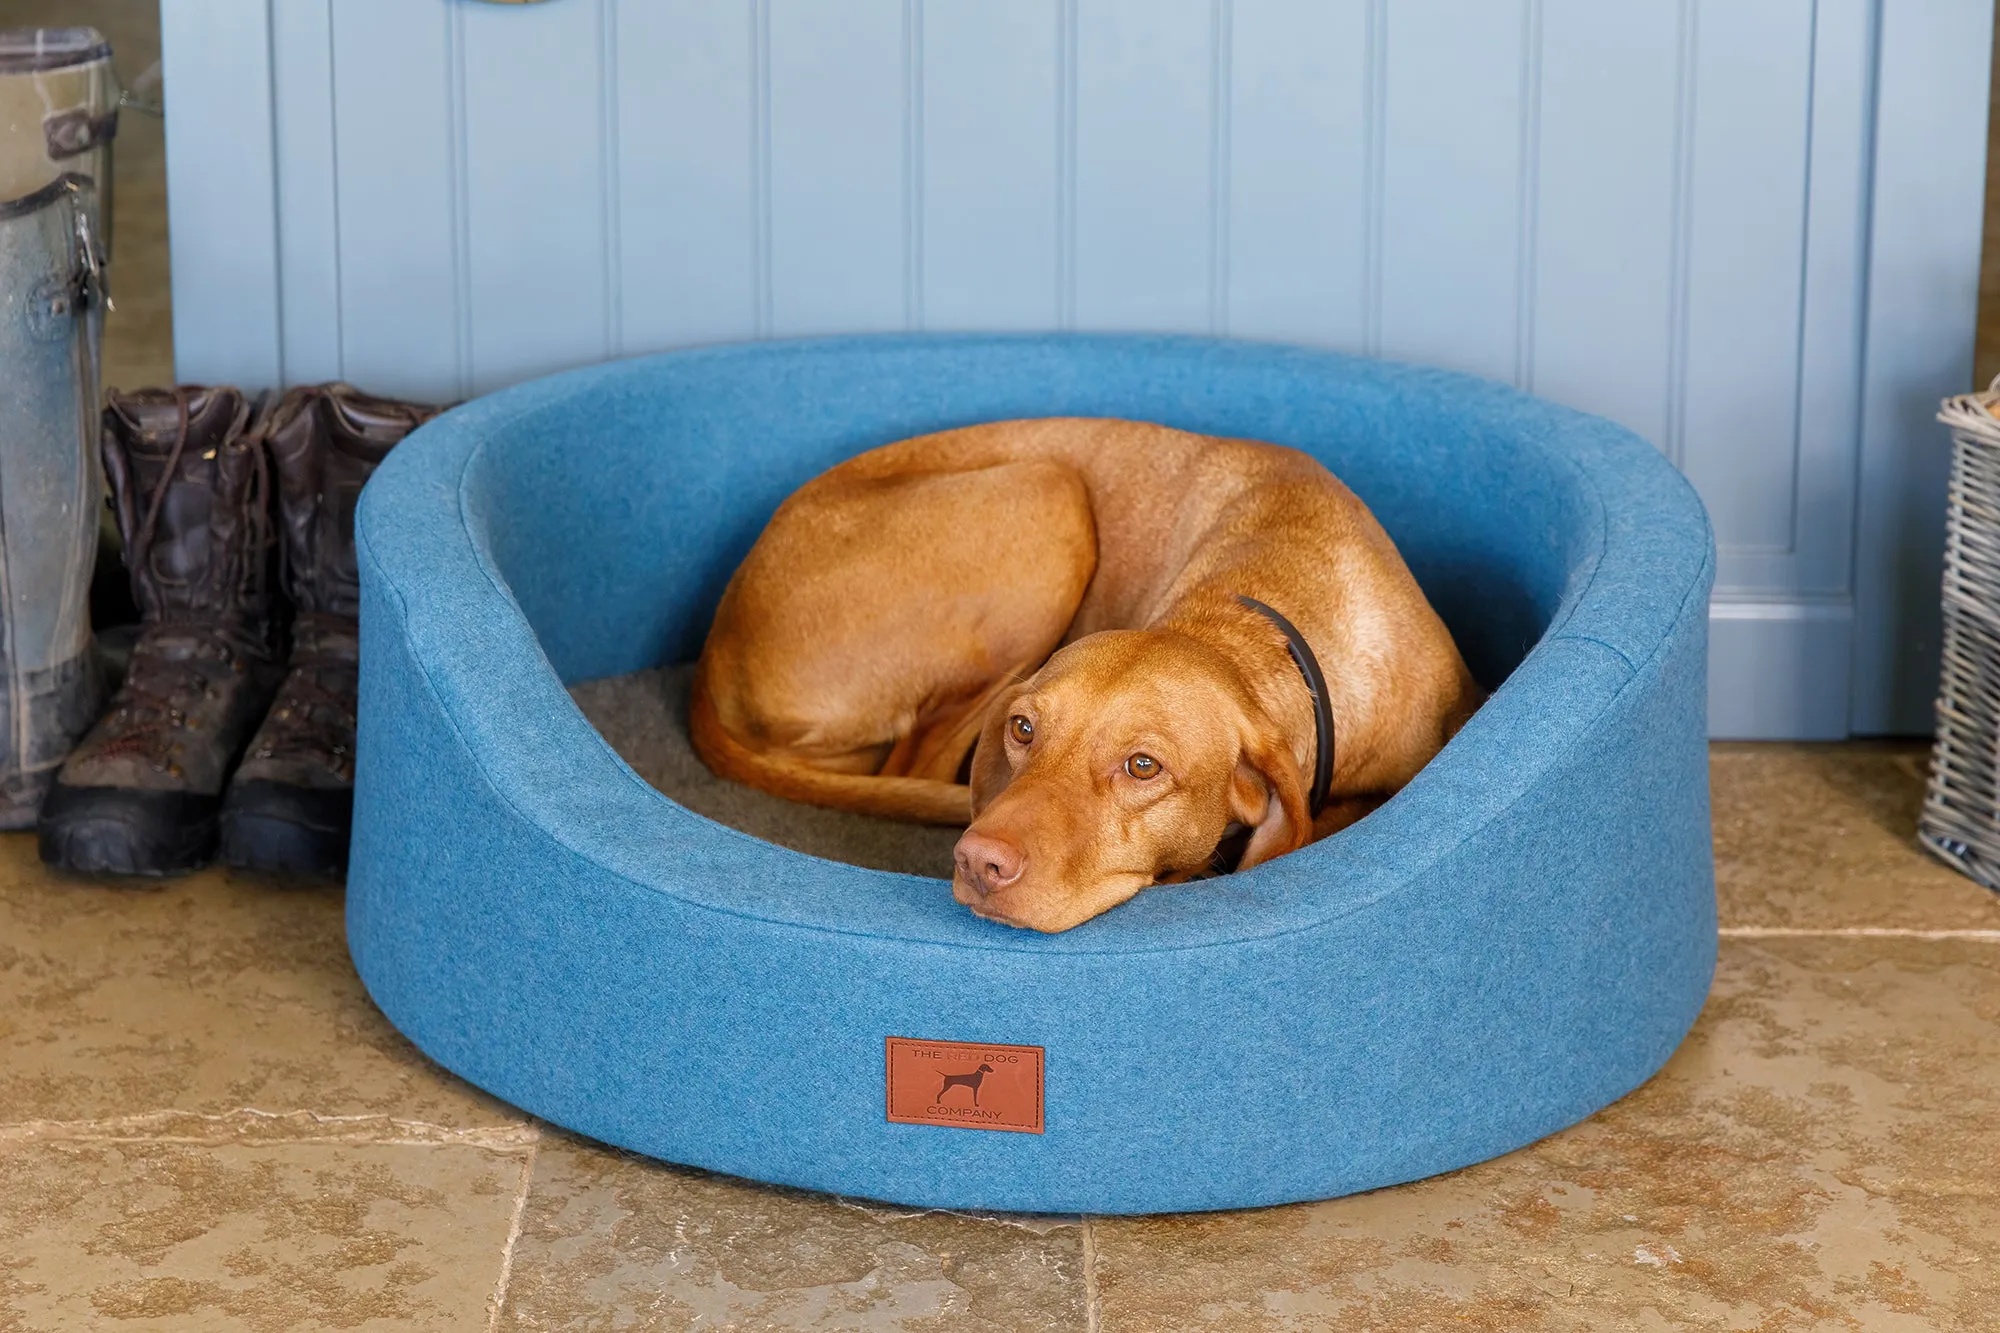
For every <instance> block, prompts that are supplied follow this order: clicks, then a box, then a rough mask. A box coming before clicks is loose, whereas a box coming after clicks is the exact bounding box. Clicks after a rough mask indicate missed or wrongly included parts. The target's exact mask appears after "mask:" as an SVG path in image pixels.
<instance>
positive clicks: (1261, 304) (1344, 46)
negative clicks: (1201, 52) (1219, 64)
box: [1222, 0, 1380, 351]
mask: <svg viewBox="0 0 2000 1333" xmlns="http://www.w3.org/2000/svg"><path fill="white" fill-rule="evenodd" d="M1379 9H1380V6H1379V4H1378V3H1375V2H1374V0H1324V2H1323V3H1320V4H1315V5H1312V6H1305V7H1302V6H1300V5H1297V4H1295V3H1291V2H1290V0H1235V3H1234V5H1233V6H1232V8H1231V10H1230V12H1228V14H1227V17H1228V19H1229V29H1228V37H1229V67H1230V71H1231V77H1230V79H1229V107H1228V115H1227V119H1226V122H1225V125H1226V129H1227V133H1228V139H1227V150H1228V151H1227V153H1226V155H1225V160H1226V162H1227V163H1228V168H1229V174H1228V179H1227V181H1226V183H1225V190H1226V194H1225V204H1226V210H1225V212H1224V213H1223V218H1224V221H1225V224H1226V245H1225V246H1224V247H1223V258H1224V269H1223V274H1222V280H1223V288H1224V295H1225V301H1226V305H1225V309H1224V312H1223V314H1224V321H1223V322H1224V328H1225V331H1227V332H1231V333H1234V332H1239V331H1251V332H1254V333H1255V334H1256V335H1257V336H1259V337H1266V338H1285V339H1290V340H1293V341H1297V342H1307V343H1315V344H1318V345H1320V346H1325V347H1339V348H1342V349H1345V350H1349V351H1361V350H1363V349H1364V348H1365V346H1366V344H1367V341H1368V327H1367V325H1368V302H1369V291H1370V287H1371V282H1370V275H1369V268H1370V265H1371V262H1372V259H1373V249H1372V247H1371V244H1370V241H1369V221H1370V210H1371V202H1372V190H1373V184H1374V182H1373V180H1372V179H1371V174H1370V161H1371V154H1372V143H1373V136H1374V132H1375V126H1376V116H1375V111H1376V102H1375V98H1374V95H1373V94H1374V91H1375V86H1376V85H1375V81H1376V79H1377V78H1378V77H1379V74H1380V71H1379V70H1377V69H1374V68H1372V65H1373V55H1374V53H1375V48H1374V47H1373V46H1372V44H1371V37H1372V35H1373V31H1372V30H1373V28H1374V26H1375V23H1376V20H1377V19H1378V17H1379Z"/></svg>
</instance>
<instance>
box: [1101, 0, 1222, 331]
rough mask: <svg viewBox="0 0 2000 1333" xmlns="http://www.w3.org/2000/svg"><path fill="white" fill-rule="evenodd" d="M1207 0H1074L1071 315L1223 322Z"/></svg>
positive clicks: (1118, 324)
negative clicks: (1074, 232) (1073, 274)
mask: <svg viewBox="0 0 2000 1333" xmlns="http://www.w3.org/2000/svg"><path fill="white" fill-rule="evenodd" d="M1218 8H1224V9H1226V6H1218V5H1217V4H1213V3H1210V2H1209V0H1079V3H1078V4H1077V9H1076V58H1075V59H1076V64H1075V96H1074V104H1075V107H1076V131H1075V136H1076V137H1075V145H1076V147H1075V171H1076V180H1075V198H1076V206H1075V227H1076V235H1075V253H1076V269H1075V289H1074V290H1075V320H1076V324H1077V326H1078V327H1080V328H1089V329H1128V330H1130V329H1204V330H1205V329H1209V328H1212V327H1213V326H1214V325H1215V324H1216V323H1217V322H1218V316H1219V315H1220V300H1219V296H1220V292H1219V289H1218V287H1217V277H1218V274H1217V264H1216V259H1217V256H1216V253H1215V250H1216V235H1217V232H1216V227H1215V222H1216V217H1215V214H1216V211H1217V199H1216V192H1215V189H1214V184H1215V166H1216V162H1215V158H1216V155H1217V143H1216V139H1217V126H1216V123H1215V121H1216V118H1215V93H1216V84H1217V82H1218V78H1217V74H1218V70H1217V43H1216V36H1217V32H1216V29H1217V26H1218V25H1217V21H1216V20H1217V10H1218Z"/></svg>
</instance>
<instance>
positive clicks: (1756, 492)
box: [1678, 0, 1813, 588]
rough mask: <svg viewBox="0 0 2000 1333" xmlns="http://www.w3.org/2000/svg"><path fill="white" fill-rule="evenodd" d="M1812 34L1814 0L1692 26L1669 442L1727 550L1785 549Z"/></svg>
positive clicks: (1749, 8)
mask: <svg viewBox="0 0 2000 1333" xmlns="http://www.w3.org/2000/svg"><path fill="white" fill-rule="evenodd" d="M1812 31H1813V4H1812V0H1766V3H1760V4H1737V3H1708V4H1703V5H1702V6H1701V7H1700V12H1699V15H1698V16H1697V21H1696V31H1695V41H1694V58H1695V67H1694V80H1693V97H1694V114H1693V121H1692V133H1693V142H1692V151H1691V159H1690V171H1691V174H1690V177H1689V182H1688V188H1689V190H1690V191H1691V192H1692V206H1693V211H1692V214H1691V217H1690V230H1689V235H1688V255H1687V263H1688V312H1687V323H1686V328H1685V335H1684V336H1685V338H1686V347H1685V350H1684V355H1685V358H1686V382H1685V389H1684V392H1685V399H1684V403H1685V406H1684V409H1683V413H1682V417H1681V421H1680V426H1679V430H1680V436H1681V438H1680V440H1679V442H1678V443H1679V459H1680V462H1681V465H1682V467H1683V468H1685V469H1686V471H1687V474H1688V476H1689V477H1690V478H1691V479H1693V481H1694V483H1695V485H1696V486H1697V487H1698V488H1700V490H1701V492H1702V498H1703V499H1704V500H1705V501H1707V503H1708V509H1709V515H1710V518H1711V519H1712V520H1713V521H1714V523H1715V535H1716V543H1717V545H1718V546H1720V547H1722V548H1723V549H1724V551H1725V553H1726V552H1727V551H1728V550H1730V549H1732V548H1741V549H1749V550H1760V549H1761V550H1773V551H1786V550H1789V549H1790V548H1791V545H1792V538H1793V518H1794V496H1795V487H1794V485H1793V479H1794V476H1795V472H1794V469H1795V468H1796V466H1797V435H1798V383H1799V381H1798V376H1799V332H1800V319H1801V304H1800V302H1801V296H1802V291H1803V286H1802V284H1803V274H1804V262H1805V223H1806V162H1807V157H1806V149H1807V131H1808V127H1809V126H1810V124H1811V119H1810V117H1811V111H1812V105H1811V99H1812V49H1813V47H1812ZM1717 582H1718V584H1719V585H1721V586H1723V587H1725V588H1727V587H1729V586H1730V585H1731V584H1732V582H1733V580H1732V577H1731V571H1730V570H1729V569H1728V568H1727V565H1726V563H1725V564H1724V565H1723V567H1722V568H1721V569H1720V570H1719V577H1718V579H1717Z"/></svg>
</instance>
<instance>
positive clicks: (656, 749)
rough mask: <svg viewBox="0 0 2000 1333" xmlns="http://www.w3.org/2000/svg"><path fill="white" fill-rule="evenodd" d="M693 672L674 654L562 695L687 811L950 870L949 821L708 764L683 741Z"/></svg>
mask: <svg viewBox="0 0 2000 1333" xmlns="http://www.w3.org/2000/svg"><path fill="white" fill-rule="evenodd" d="M693 672H694V668H693V666H692V664H682V665H679V666H669V667H656V668H654V669H653V670H651V671H635V672H633V673H632V674H631V675H629V676H611V677H608V678H606V679H604V680H592V681H585V682H584V683H582V684H580V685H576V686H573V687H571V689H570V697H572V698H573V699H575V700H576V704H577V707H579V708H581V709H582V710H583V715H584V716H585V717H587V718H589V719H590V725H592V726H593V727H596V728H597V730H598V732H599V733H600V734H602V735H603V737H604V739H605V740H607V741H609V742H610V743H611V748H612V749H614V750H616V751H617V752H618V757H619V758H621V759H623V760H624V761H625V762H626V763H628V764H630V765H631V766H632V769H633V771H634V772H636V773H637V774H638V775H639V776H640V777H642V778H644V779H645V780H646V781H647V782H649V783H651V784H652V785H653V786H655V787H657V788H659V789H660V790H661V791H662V792H665V793H666V794H667V795H668V796H670V797H672V798H673V799H674V800H676V801H678V802H680V803H681V804H682V805H684V806H686V807H687V808H688V809H690V810H692V811H694V812H695V813H696V814H700V815H707V816H708V817H709V818H710V819H713V820H715V821H716V822H717V823H719V824H727V825H729V827H731V828H733V829H741V830H742V831H743V832H745V833H748V834H750V835H751V836H752V837H757V838H762V839H764V841H766V842H775V843H777V844H778V845H779V846H781V847H790V848H791V849H792V850H794V851H799V852H807V853H810V854H811V855H813V856H824V857H826V858H827V859H828V860H830V861H846V862H848V863H849V864H851V865H857V866H866V867H867V868H869V869H870V870H900V871H903V872H905V873H907V874H911V875H929V876H932V877H934V878H937V879H950V878H951V849H952V846H953V845H954V844H955V843H956V842H957V841H958V833H959V831H958V830H957V829H955V828H941V827H936V826H933V825H927V824H905V823H903V822H902V821H900V820H895V819H876V818H874V817H873V816H870V815H852V814H848V813H846V812H845V811H842V810H825V809H821V808H820V807H819V806H816V805H801V804H799V803H798V802H796V801H787V800H785V799H783V798H782V797H777V796H771V795H767V794H766V793H764V792H761V791H757V790H755V789H754V788H751V787H745V786H743V785H742V784H741V783H736V782H729V781H726V780H724V779H722V778H719V777H717V776H715V774H713V773H711V772H709V771H708V767H707V765H705V764H703V763H702V762H701V759H700V758H699V757H698V756H697V755H696V754H695V752H694V746H693V745H692V744H690V743H689V741H688V732H687V695H688V681H689V678H690V677H691V676H692V675H693Z"/></svg>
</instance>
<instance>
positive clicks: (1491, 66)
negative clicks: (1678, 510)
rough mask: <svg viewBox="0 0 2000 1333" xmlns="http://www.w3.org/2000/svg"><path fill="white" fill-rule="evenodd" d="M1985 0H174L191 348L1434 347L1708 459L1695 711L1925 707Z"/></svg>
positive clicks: (533, 353)
mask: <svg viewBox="0 0 2000 1333" xmlns="http://www.w3.org/2000/svg"><path fill="white" fill-rule="evenodd" d="M1992 17H1993V15H1992V9H1991V6H1990V4H1981V3H1978V0H1882V2H1881V3H1880V4H1879V6H1878V5H1877V4H1875V3H1870V0H1817V3H1816V2H1815V0H1617V2H1616V3H1607V0H547V3H542V4H531V5H493V4H485V3H480V2H479V0H282V2H271V3H268V4H267V2H266V0H166V3H165V34H166V47H167V69H168V89H169V96H170V98H171V103H170V116H169V136H170V137H169V153H170V159H169V161H170V173H171V181H172V208H173V219H172V221H173V243H174V253H173V261H174V275H175V316H176V323H175V336H176V347H177V355H178V358H179V368H180V373H181V374H182V376H183V377H184V378H189V379H198V380H232V381H238V382H248V383H267V382H277V381H284V382H300V381H310V380H321V379H329V378H335V377H341V378H346V379H349V380H353V381H355V382H357V383H360V384H362V385H364V386H366V387H369V388H372V389H376V390H378V391H381V392H387V393H402V394H410V395H415V396H421V397H431V398H455V397H460V396H463V395H466V394H471V393H479V392H483V391H486V390H489V389H492V388H496V387H498V386H500V385H503V384H507V383H510V382H512V381H514V380H517V379H520V378H522V377H525V376H529V375H534V374H538V373H541V372H543V371H547V370H551V369H555V368H559V367H563V366H570V365H577V364H581V363H585V362H591V361H597V360H601V359H603V358H606V357H614V356H623V355H629V354H632V353H637V352H645V351H652V350H655V349H660V348H667V347H675V346H683V345H687V344H691V343H702V342H712V341H717V340H725V339H740V338H759V337H779V336H788V335H795V334H811V333H823V332H832V331H855V330H872V329H1040V328H1075V329H1115V330H1133V329H1162V330H1181V331H1191V332H1204V333H1218V334H1227V335H1232V336H1239V337H1250V338H1281V339H1288V340H1294V341H1299V342H1305V343H1312V344H1318V345H1323V346H1330V347H1337V348H1342V349H1347V350H1352V351H1357V352H1363V353H1367V354H1370V355H1382V356H1391V357H1398V358H1407V359H1412V360H1419V361H1427V362H1433V363H1437V364H1440V365H1445V366H1450V367H1454V368H1458V369H1463V370H1469V371H1473V372H1476V373H1478V374H1481V375H1487V376H1491V377H1494V378H1497V379H1501V380H1506V381H1510V382H1512V383H1515V384H1518V385H1520V386H1521V387H1523V388H1527V389H1530V390H1533V391H1535V392H1538V393H1542V394H1546V395H1548V396H1550V397H1553V398H1556V399H1559V400H1561V401H1564V402H1567V403H1571V404H1574V405H1576V406H1578V407H1582V408H1586V409H1588V410H1590V411H1594V412H1600V413H1603V414H1605V415H1607V416H1610V417H1613V418H1615V419H1616V420H1618V421H1621V422H1623V423H1625V424H1626V425H1628V426H1630V427H1631V428H1633V429H1634V430H1636V431H1638V432H1639V433H1640V434H1642V435H1644V436H1645V437H1646V438H1648V439H1649V440H1651V441H1653V442H1654V444H1656V445H1657V446H1658V447H1659V448H1660V449H1662V450H1663V451H1664V452H1666V454H1667V455H1668V456H1669V457H1671V458H1672V459H1674V461H1675V462H1677V463H1678V464H1679V465H1680V466H1681V467H1682V468H1684V469H1685V470H1686V472H1687V474H1688V475H1689V477H1690V478H1691V479H1693V481H1694V482H1695V484H1696V486H1697V487H1698V488H1699V489H1700V490H1701V493H1702V495H1703V497H1704V498H1705V500H1706V501H1707V503H1708V506H1709V510H1710V512H1711V513H1712V514H1713V516H1714V519H1715V525H1716V531H1717V539H1718V543H1719V547H1720V570H1719V577H1718V580H1717V593H1716V600H1715V603H1714V610H1713V625H1712V628H1713V644H1714V648H1713V657H1712V695H1713V711H1712V723H1713V727H1714V730H1715V731H1716V733H1717V734H1719V735H1738V736H1798V737H1807V736H1818V737H1825V736H1839V735H1846V734H1847V733H1848V732H1849V730H1850V728H1851V727H1852V728H1854V729H1858V730H1864V731H1885V730H1911V729H1922V728H1924V727H1926V726H1927V725H1928V714H1927V706H1928V700H1929V695H1930V692H1931V690H1932V689H1933V688H1934V675H1932V674H1929V673H1934V670H1935V668H1934V662H1935V655H1934V646H1933V640H1934V633H1933V632H1932V630H1931V629H1930V627H1931V626H1932V625H1934V621H1935V611H1934V605H1935V601H1936V595H1935V587H1936V575H1935V562H1936V554H1935V552H1936V540H1937V539H1936V531H1937V515H1938V510H1939V506H1940V504H1941V500H1940V498H1939V497H1940V495H1941V489H1940V487H1939V484H1938V481H1937V477H1938V475H1939V474H1938V472H1937V467H1938V465H1939V462H1940V460H1941V459H1942V457H1943V449H1944V442H1943V439H1942V436H1941V435H1940V434H1939V433H1938V432H1937V431H1936V430H1935V429H1934V428H1933V427H1932V426H1931V425H1930V424H1929V421H1928V418H1929V413H1930V408H1931V407H1932V406H1933V405H1934V404H1935V400H1936V398H1937V397H1938V396H1939V395H1940V394H1942V393H1944V392H1949V391H1956V390H1959V389H1962V388H1963V387H1965V385H1964V380H1965V378H1966V376H1967V375H1968V374H1969V366H1970V355H1971V324H1972V310H1973V300H1974V291H1975V287H1976V282H1975V275H1976V270H1977V250H1978V234H1979V208H1980V181H1981V176H1980V167H1981V162H1982V160H1983V141H1984V105H1985V103H1984V98H1985V89H1986V83H1985V79H1986V54H1985V53H1986V51H1987V50H1989V49H1990V48H1989V46H1988V43H1989V41H1990V34H1991V23H1992ZM1885 191H1887V192H1890V193H1889V195H1888V196H1887V197H1885ZM1863 478H1865V479H1866V480H1867V483H1868V484H1867V487H1866V488H1863V487H1862V486H1861V485H1860V484H1859V481H1860V480H1861V479H1863ZM1857 533H1859V534H1860V541H1859V543H1857ZM1927 636H1929V637H1927Z"/></svg>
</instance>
